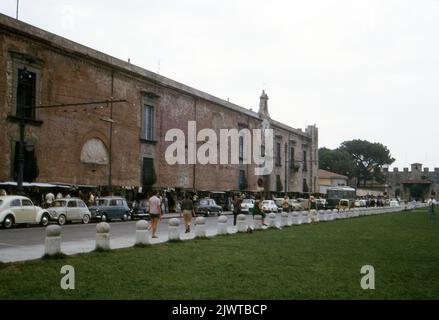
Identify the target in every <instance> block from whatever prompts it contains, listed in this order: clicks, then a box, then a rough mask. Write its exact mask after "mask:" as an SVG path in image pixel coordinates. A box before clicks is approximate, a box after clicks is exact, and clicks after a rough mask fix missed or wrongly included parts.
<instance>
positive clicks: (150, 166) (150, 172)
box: [142, 158, 156, 186]
mask: <svg viewBox="0 0 439 320" xmlns="http://www.w3.org/2000/svg"><path fill="white" fill-rule="evenodd" d="M155 180H156V176H155V171H154V160H153V159H152V158H143V170H142V183H143V185H144V186H152V185H153V184H154V183H155Z"/></svg>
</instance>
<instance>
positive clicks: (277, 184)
mask: <svg viewBox="0 0 439 320" xmlns="http://www.w3.org/2000/svg"><path fill="white" fill-rule="evenodd" d="M282 189H283V186H282V181H281V180H280V175H276V191H277V192H280V191H282Z"/></svg>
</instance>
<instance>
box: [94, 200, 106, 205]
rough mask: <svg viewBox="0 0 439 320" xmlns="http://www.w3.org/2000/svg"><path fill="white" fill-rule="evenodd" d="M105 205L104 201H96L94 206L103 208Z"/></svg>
mask: <svg viewBox="0 0 439 320" xmlns="http://www.w3.org/2000/svg"><path fill="white" fill-rule="evenodd" d="M106 203H107V201H106V200H105V199H98V201H96V205H98V206H105V205H106Z"/></svg>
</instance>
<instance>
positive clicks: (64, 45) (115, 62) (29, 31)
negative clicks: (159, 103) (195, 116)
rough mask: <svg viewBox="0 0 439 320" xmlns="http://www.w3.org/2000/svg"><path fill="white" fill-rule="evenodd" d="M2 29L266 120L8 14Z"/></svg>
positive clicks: (2, 19)
mask: <svg viewBox="0 0 439 320" xmlns="http://www.w3.org/2000/svg"><path fill="white" fill-rule="evenodd" d="M0 28H3V29H6V30H9V31H11V32H14V33H18V34H21V35H23V36H26V37H31V38H34V39H35V40H38V41H40V42H43V43H46V44H47V45H49V46H52V47H55V48H58V49H61V50H63V51H65V52H67V53H70V54H72V53H75V54H79V55H81V56H83V57H85V58H88V59H91V60H95V61H97V62H100V63H103V64H105V65H107V66H110V67H112V68H117V69H120V70H121V71H123V72H127V73H131V74H135V75H137V76H140V77H142V78H145V79H147V80H148V81H151V82H153V83H156V84H160V85H161V86H164V87H167V88H171V89H175V90H177V91H181V92H183V93H186V94H189V95H191V96H194V97H197V98H200V99H203V100H207V101H210V102H213V103H216V104H218V105H221V106H223V107H225V108H228V109H231V110H233V111H237V112H241V113H243V114H245V115H247V116H249V117H252V118H254V119H257V120H261V121H262V120H263V119H262V118H261V117H260V116H259V114H258V113H256V112H254V111H250V110H248V109H246V108H244V107H241V106H239V105H237V104H234V103H231V102H229V101H225V100H223V99H221V98H218V97H215V96H213V95H211V94H209V93H206V92H203V91H201V90H198V89H195V88H192V87H189V86H187V85H185V84H183V83H180V82H178V81H175V80H172V79H170V78H167V77H164V76H162V75H159V74H157V73H154V72H151V71H149V70H146V69H144V68H141V67H139V66H136V65H134V64H131V63H129V62H126V61H123V60H121V59H118V58H115V57H113V56H110V55H109V54H106V53H103V52H101V51H98V50H95V49H92V48H90V47H87V46H84V45H82V44H79V43H77V42H74V41H72V40H69V39H67V38H64V37H61V36H59V35H56V34H54V33H51V32H49V31H46V30H43V29H40V28H38V27H35V26H33V25H31V24H28V23H26V22H23V21H20V20H17V19H14V18H12V17H9V16H7V15H5V14H2V13H0ZM270 123H272V124H273V125H274V126H276V127H278V128H280V129H284V130H287V131H290V132H293V133H295V134H298V135H301V136H303V137H306V138H310V134H308V133H307V132H304V131H302V130H301V129H296V128H292V127H290V126H288V125H286V124H283V123H280V122H278V121H275V120H271V119H270Z"/></svg>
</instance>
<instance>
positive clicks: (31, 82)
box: [16, 68, 37, 119]
mask: <svg viewBox="0 0 439 320" xmlns="http://www.w3.org/2000/svg"><path fill="white" fill-rule="evenodd" d="M36 91H37V75H36V73H35V72H31V71H28V70H27V69H26V68H23V69H18V79H17V109H16V115H17V116H18V117H20V116H21V115H22V112H23V113H24V117H25V118H29V119H35V100H36Z"/></svg>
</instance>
